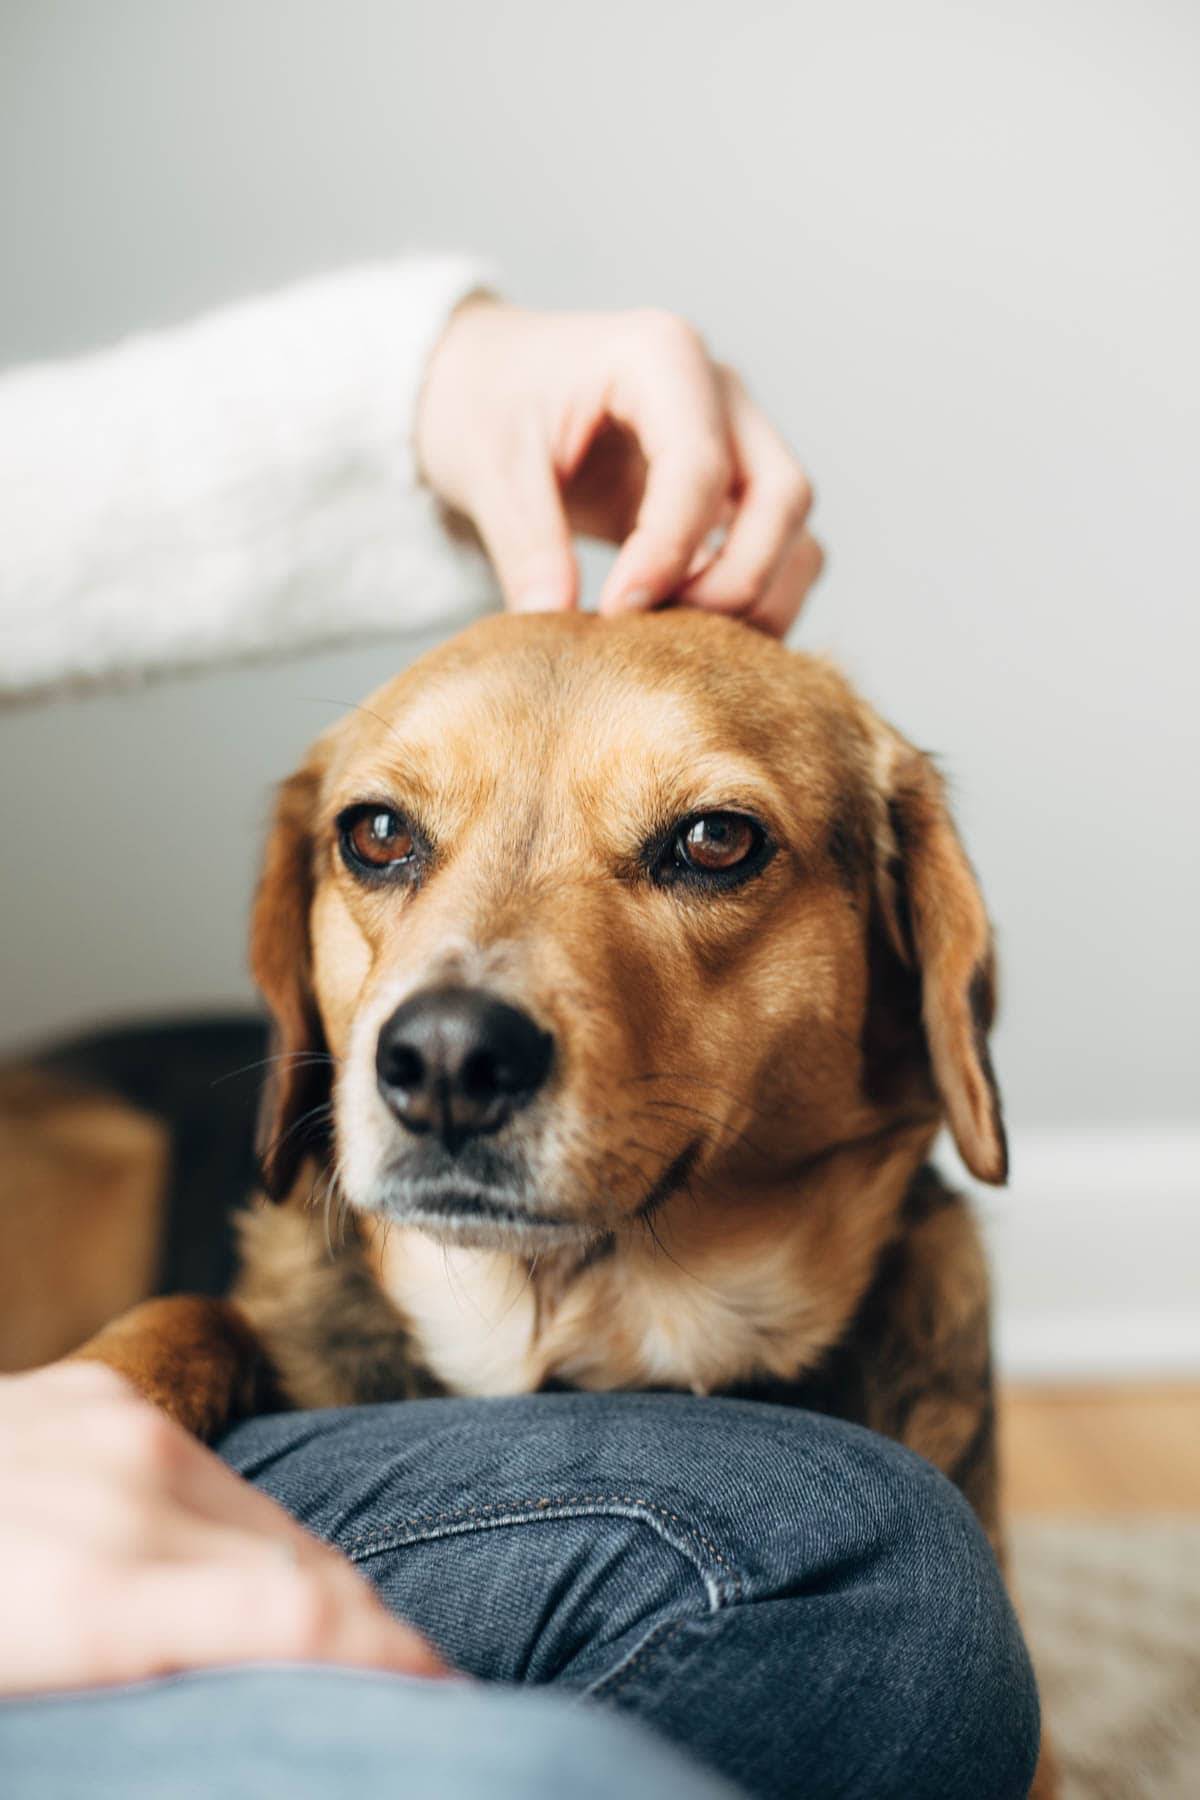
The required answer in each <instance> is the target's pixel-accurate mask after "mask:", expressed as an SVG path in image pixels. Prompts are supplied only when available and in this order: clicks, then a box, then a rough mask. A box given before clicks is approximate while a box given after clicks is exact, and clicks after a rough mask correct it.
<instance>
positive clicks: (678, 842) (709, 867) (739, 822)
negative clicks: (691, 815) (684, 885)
mask: <svg viewBox="0 0 1200 1800" xmlns="http://www.w3.org/2000/svg"><path fill="white" fill-rule="evenodd" d="M764 841H765V837H764V833H763V829H762V827H761V825H757V824H756V823H755V821H754V820H753V819H747V818H745V817H744V816H743V815H742V814H741V813H721V812H718V813H704V814H703V815H702V816H701V817H700V818H698V819H691V820H689V821H688V823H687V824H686V825H683V826H681V827H680V829H679V831H678V832H677V833H676V836H675V854H676V856H677V858H678V860H679V861H680V862H681V863H683V864H684V865H685V866H686V867H687V868H689V869H695V870H696V871H697V872H698V873H701V874H706V875H723V874H726V873H729V872H732V871H733V870H735V869H740V868H742V867H743V865H745V864H747V863H749V862H751V861H752V860H753V859H754V858H755V857H756V855H757V853H758V851H759V850H760V849H761V848H762V846H763V843H764Z"/></svg>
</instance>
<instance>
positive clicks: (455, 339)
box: [413, 291, 504, 505]
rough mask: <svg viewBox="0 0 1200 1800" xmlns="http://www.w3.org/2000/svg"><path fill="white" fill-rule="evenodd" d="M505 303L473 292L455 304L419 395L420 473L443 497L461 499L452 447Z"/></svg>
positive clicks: (415, 435) (416, 434) (415, 442)
mask: <svg viewBox="0 0 1200 1800" xmlns="http://www.w3.org/2000/svg"><path fill="white" fill-rule="evenodd" d="M503 306H504V303H503V302H502V301H501V300H499V299H497V297H496V296H495V295H494V294H490V293H487V292H486V291H477V292H475V293H472V294H468V295H467V296H466V298H465V299H464V300H461V301H460V302H459V304H458V305H457V306H456V307H455V308H454V311H453V312H452V313H451V315H450V317H449V319H448V320H447V321H446V325H445V328H444V329H443V331H442V334H441V336H440V337H439V338H438V339H437V342H436V343H435V344H434V346H433V349H432V350H431V351H430V354H429V359H428V361H427V363H426V365H425V375H424V379H423V381H422V383H421V391H420V394H419V396H418V399H417V408H416V415H415V419H414V425H413V449H414V452H415V455H416V467H417V475H418V478H419V479H420V480H422V481H424V482H425V483H426V485H427V486H429V487H431V488H432V489H433V490H434V492H435V493H436V494H438V495H439V497H440V498H441V499H443V500H445V501H447V502H448V503H449V504H451V505H453V504H455V497H454V494H453V492H452V491H450V490H451V489H452V487H453V482H452V480H451V478H450V473H449V469H448V467H447V451H448V449H449V447H450V445H451V444H452V443H453V441H454V440H455V438H456V437H457V436H458V434H459V432H461V430H462V429H463V428H464V427H465V425H466V416H467V413H468V410H469V396H470V389H471V382H472V377H471V375H470V372H469V371H470V370H471V368H472V367H473V365H474V362H475V358H476V354H477V350H478V345H479V342H480V338H481V336H482V335H484V334H485V333H486V331H487V329H488V327H489V325H490V324H491V322H492V320H493V319H494V317H495V315H496V314H497V313H498V312H500V311H501V310H502V309H503Z"/></svg>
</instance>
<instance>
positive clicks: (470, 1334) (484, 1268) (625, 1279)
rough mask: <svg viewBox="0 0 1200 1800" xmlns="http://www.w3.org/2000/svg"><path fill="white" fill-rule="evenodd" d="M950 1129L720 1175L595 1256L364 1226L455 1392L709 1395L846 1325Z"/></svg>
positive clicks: (806, 1353) (407, 1314)
mask: <svg viewBox="0 0 1200 1800" xmlns="http://www.w3.org/2000/svg"><path fill="white" fill-rule="evenodd" d="M935 1132H936V1126H932V1125H931V1124H930V1123H929V1122H928V1121H927V1120H922V1121H920V1122H919V1123H905V1124H903V1125H900V1126H896V1127H893V1128H890V1129H886V1130H883V1131H881V1132H879V1133H877V1134H876V1135H874V1136H872V1137H869V1138H862V1139H858V1140H856V1141H855V1142H853V1143H849V1144H845V1145H841V1146H839V1147H837V1148H836V1149H833V1150H831V1151H828V1152H826V1153H825V1154H823V1155H821V1156H819V1157H815V1158H813V1159H812V1160H811V1161H810V1162H809V1163H807V1164H805V1165H804V1166H803V1167H802V1168H801V1169H800V1170H798V1171H797V1172H795V1173H793V1174H791V1175H790V1176H789V1178H788V1179H787V1180H786V1181H785V1182H782V1183H777V1184H774V1185H771V1186H763V1185H755V1186H751V1185H748V1184H738V1183H735V1182H732V1181H731V1182H730V1183H729V1184H728V1185H726V1186H725V1187H723V1188H722V1187H719V1186H716V1185H708V1184H706V1186H705V1188H704V1189H703V1190H701V1192H700V1193H696V1192H691V1193H683V1194H677V1195H675V1196H674V1197H673V1198H672V1199H671V1200H669V1201H668V1202H667V1203H666V1204H664V1205H663V1207H662V1208H661V1210H660V1211H659V1212H658V1213H657V1214H656V1215H655V1218H654V1220H653V1221H652V1227H653V1228H652V1229H650V1228H648V1224H649V1222H646V1221H636V1220H634V1221H630V1223H629V1225H628V1226H627V1227H625V1228H623V1229H621V1230H620V1231H617V1232H614V1233H613V1234H612V1235H611V1237H609V1238H606V1239H605V1240H603V1241H602V1242H601V1243H600V1244H598V1245H597V1246H596V1248H595V1249H594V1250H593V1251H592V1252H591V1253H585V1252H581V1251H580V1250H579V1249H578V1248H576V1249H575V1250H573V1251H571V1252H566V1251H562V1252H556V1253H554V1254H553V1255H543V1256H540V1257H538V1258H535V1259H531V1258H530V1257H528V1256H527V1255H522V1254H521V1253H519V1252H517V1251H512V1252H509V1251H501V1250H478V1249H463V1248H454V1247H449V1248H448V1247H446V1246H445V1245H442V1244H439V1243H436V1242H434V1241H433V1240H432V1239H431V1238H428V1237H426V1236H424V1235H423V1234H422V1233H421V1232H419V1231H417V1230H415V1229H403V1228H399V1229H397V1228H395V1227H392V1228H391V1229H387V1230H385V1229H383V1228H382V1227H380V1228H378V1229H375V1230H372V1229H370V1228H367V1229H366V1230H365V1231H364V1239H365V1244H366V1252H367V1256H368V1259H369V1260H370V1262H371V1263H372V1265H373V1266H374V1268H375V1270H376V1273H377V1275H378V1277H379V1279H380V1281H381V1284H382V1286H383V1288H384V1290H385V1292H386V1293H387V1294H388V1295H389V1297H390V1298H391V1299H392V1301H393V1302H394V1304H395V1305H396V1306H397V1307H398V1308H399V1310H400V1311H401V1313H402V1314H403V1315H404V1318H405V1320H406V1322H407V1324H408V1326H409V1329H410V1331H411V1333H412V1336H413V1339H414V1347H415V1349H416V1351H417V1353H418V1354H419V1355H420V1356H421V1358H422V1359H423V1361H424V1362H425V1364H426V1366H427V1367H428V1368H429V1370H430V1371H431V1373H432V1374H433V1375H434V1376H435V1377H436V1378H437V1379H438V1380H439V1381H440V1382H441V1383H443V1384H444V1385H445V1386H446V1387H447V1388H449V1389H450V1390H451V1391H452V1392H456V1393H468V1394H507V1393H525V1392H530V1391H533V1390H535V1389H537V1388H541V1387H544V1386H545V1385H547V1383H551V1382H555V1381H559V1382H564V1383H566V1384H569V1385H571V1386H575V1387H583V1388H596V1389H613V1388H639V1387H676V1388H690V1389H692V1390H694V1391H695V1392H697V1393H706V1392H711V1391H713V1390H714V1389H718V1388H726V1387H729V1386H732V1385H734V1384H736V1383H739V1382H749V1381H753V1380H756V1379H777V1380H791V1379H794V1378H795V1377H796V1376H798V1375H800V1374H801V1373H803V1372H804V1371H805V1370H807V1369H810V1368H812V1367H813V1366H814V1365H815V1364H816V1362H817V1361H818V1360H819V1359H820V1357H821V1355H822V1354H823V1353H824V1352H825V1351H826V1350H827V1349H828V1348H829V1347H830V1346H831V1345H832V1344H834V1343H836V1342H837V1340H838V1339H839V1337H841V1335H842V1334H843V1332H844V1331H845V1329H846V1327H847V1325H848V1324H849V1322H850V1320H851V1319H852V1317H853V1315H854V1312H855V1309H856V1308H857V1306H858V1304H859V1301H860V1300H861V1299H862V1296H863V1294H864V1292H865V1291H866V1288H867V1286H868V1284H869V1282H870V1279H871V1276H872V1274H873V1272H874V1270H875V1268H876V1265H877V1263H878V1260H879V1256H880V1254H881V1252H882V1250H883V1249H884V1247H885V1246H886V1244H887V1242H888V1240H889V1238H890V1237H891V1236H892V1234H893V1232H894V1231H895V1229H896V1224H897V1220H898V1218H899V1214H900V1209H901V1207H902V1204H903V1201H904V1196H905V1194H906V1193H907V1191H908V1188H909V1186H910V1184H911V1182H912V1180H913V1178H914V1176H915V1175H916V1173H917V1171H918V1169H919V1168H920V1167H921V1165H922V1163H923V1162H924V1161H925V1159H926V1157H927V1155H928V1152H929V1150H930V1147H931V1145H932V1141H933V1137H934V1135H935Z"/></svg>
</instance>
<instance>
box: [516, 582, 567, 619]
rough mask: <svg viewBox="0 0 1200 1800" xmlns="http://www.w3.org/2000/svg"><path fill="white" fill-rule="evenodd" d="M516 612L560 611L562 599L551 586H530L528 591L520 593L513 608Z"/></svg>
mask: <svg viewBox="0 0 1200 1800" xmlns="http://www.w3.org/2000/svg"><path fill="white" fill-rule="evenodd" d="M514 610H515V611H516V612H523V613H535V612H562V610H563V599H562V595H561V594H556V593H555V592H554V589H553V588H531V589H530V591H529V593H527V594H522V595H521V596H520V597H519V599H518V600H517V603H516V606H515V608H514Z"/></svg>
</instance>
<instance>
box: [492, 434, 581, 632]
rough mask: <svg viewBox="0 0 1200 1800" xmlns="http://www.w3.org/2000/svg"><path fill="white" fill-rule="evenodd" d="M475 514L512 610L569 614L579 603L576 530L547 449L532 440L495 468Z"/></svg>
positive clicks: (506, 602)
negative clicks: (573, 540)
mask: <svg viewBox="0 0 1200 1800" xmlns="http://www.w3.org/2000/svg"><path fill="white" fill-rule="evenodd" d="M471 516H472V518H473V519H474V522H475V525H476V527H477V529H478V531H479V535H480V537H481V538H482V539H483V543H484V547H485V549H486V550H487V553H488V555H489V557H490V558H491V560H492V564H493V566H494V568H495V570H496V574H497V576H498V578H499V581H500V586H501V587H502V589H503V590H504V599H505V604H506V605H507V606H508V607H509V608H510V609H511V610H512V611H514V612H563V611H566V610H567V609H568V608H569V607H572V606H574V605H575V604H576V603H577V601H578V598H579V571H578V568H577V566H576V562H575V555H574V552H573V550H572V548H571V533H570V527H569V526H568V524H567V520H566V515H565V513H564V511H563V504H562V497H561V495H560V493H559V490H558V482H557V479H556V476H555V472H554V467H553V463H552V461H551V457H550V453H549V450H548V449H547V448H546V447H545V446H544V445H542V444H541V443H540V442H537V441H536V440H530V441H529V442H528V443H525V444H523V445H522V446H521V447H520V448H519V449H518V450H517V451H516V452H515V453H514V455H513V456H512V457H511V459H510V461H509V463H508V465H507V466H506V467H505V468H503V469H496V470H494V471H493V472H492V473H491V474H490V475H489V477H488V479H487V480H486V481H485V482H482V483H481V484H480V486H479V489H478V491H477V493H476V495H475V498H474V504H473V507H472V514H471Z"/></svg>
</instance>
